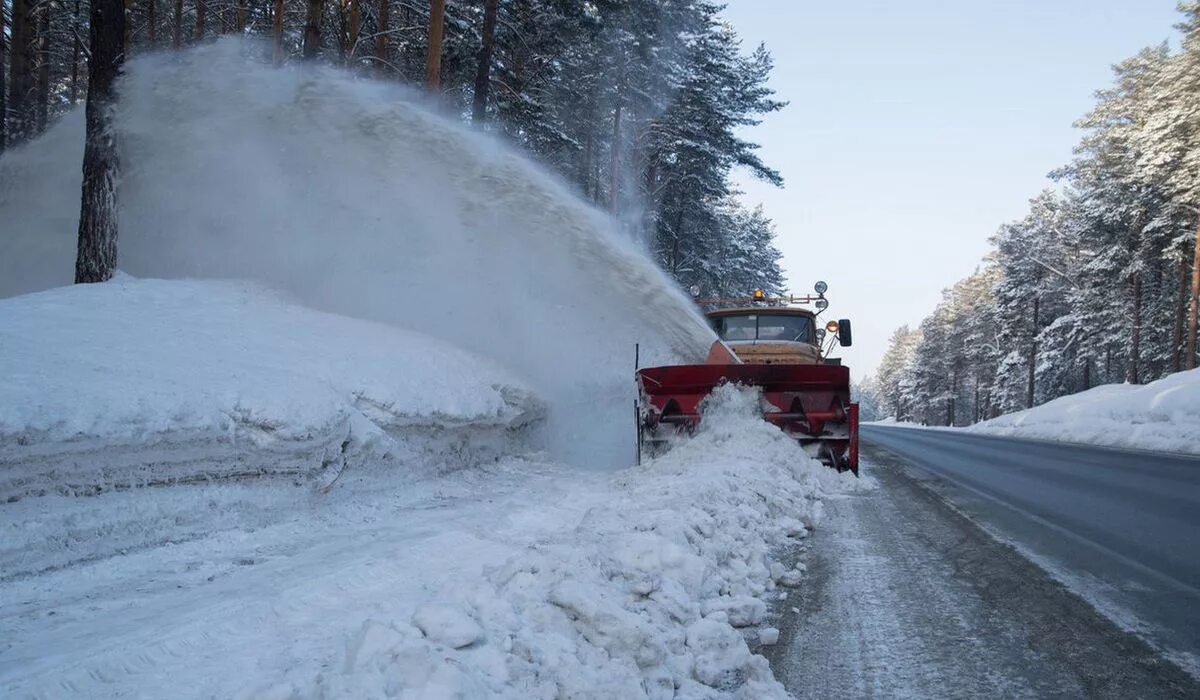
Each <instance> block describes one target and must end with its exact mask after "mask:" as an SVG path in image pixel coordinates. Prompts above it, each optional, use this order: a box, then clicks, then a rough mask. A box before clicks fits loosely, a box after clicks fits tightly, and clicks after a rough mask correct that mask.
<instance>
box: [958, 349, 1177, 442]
mask: <svg viewBox="0 0 1200 700" xmlns="http://www.w3.org/2000/svg"><path fill="white" fill-rule="evenodd" d="M967 430H969V431H971V432H977V433H987V434H991V435H1009V436H1013V437H1025V438H1038V439H1043V440H1059V441H1062V442H1078V443H1084V444H1090V445H1106V446H1110V447H1129V448H1136V449H1142V450H1157V451H1162V452H1184V453H1191V454H1200V369H1194V370H1188V371H1186V372H1176V373H1175V374H1172V375H1168V376H1166V377H1164V378H1162V379H1159V380H1158V381H1155V382H1150V383H1149V384H1145V385H1132V384H1106V385H1103V386H1098V387H1095V388H1094V389H1090V390H1088V391H1083V392H1080V393H1078V394H1071V395H1070V396H1063V397H1061V398H1058V399H1055V400H1053V401H1050V402H1048V403H1045V404H1042V405H1041V406H1036V407H1034V408H1031V409H1028V410H1025V411H1018V412H1016V413H1010V414H1008V415H1004V416H1000V417H999V418H993V419H992V420H989V421H984V422H982V423H979V424H977V425H974V426H971V427H970V428H967Z"/></svg>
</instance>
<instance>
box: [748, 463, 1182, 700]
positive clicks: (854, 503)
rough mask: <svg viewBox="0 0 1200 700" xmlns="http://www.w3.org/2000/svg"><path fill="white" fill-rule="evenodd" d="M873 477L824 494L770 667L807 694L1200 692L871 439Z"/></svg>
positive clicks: (919, 695) (1120, 694)
mask: <svg viewBox="0 0 1200 700" xmlns="http://www.w3.org/2000/svg"><path fill="white" fill-rule="evenodd" d="M866 456H867V463H866V465H865V471H866V473H868V474H870V475H872V477H873V478H874V479H875V480H877V481H878V483H879V488H878V489H876V490H873V491H864V492H860V493H856V494H848V495H844V496H840V497H838V498H834V499H830V500H828V501H827V502H826V517H825V520H824V521H823V524H822V527H821V529H820V530H818V531H817V532H815V533H814V534H813V537H812V538H810V540H809V545H810V550H809V552H808V553H807V554H806V555H805V560H806V562H807V566H808V572H809V579H808V581H807V585H806V586H805V587H803V588H801V589H800V590H799V591H798V593H797V595H795V596H793V598H792V599H791V600H790V601H788V602H787V603H786V605H788V606H795V610H796V611H797V612H795V613H790V614H787V615H785V617H784V620H783V626H782V632H783V634H782V637H781V640H780V644H779V645H778V646H777V647H775V649H774V650H773V652H772V654H771V655H770V658H771V663H772V666H773V667H774V669H775V674H776V676H777V677H778V678H779V679H780V680H781V681H782V682H783V683H784V685H785V686H786V687H787V688H788V690H789V691H791V692H792V693H793V694H794V695H796V696H797V697H800V698H831V697H854V698H893V697H913V698H942V697H945V698H949V697H1005V698H1020V697H1099V698H1130V697H1157V698H1173V697H1178V698H1184V697H1196V696H1197V693H1200V684H1198V683H1197V682H1196V680H1195V679H1194V678H1193V677H1190V676H1188V675H1187V674H1186V673H1185V672H1183V671H1181V670H1179V669H1178V668H1177V667H1175V666H1173V665H1171V664H1164V663H1163V662H1162V661H1161V657H1160V656H1159V655H1158V653H1157V652H1156V651H1155V650H1153V649H1152V648H1151V647H1150V646H1149V645H1147V644H1145V643H1144V642H1142V641H1141V640H1140V639H1138V638H1137V637H1135V636H1134V635H1132V634H1130V633H1128V632H1125V631H1122V630H1121V629H1119V628H1118V627H1117V626H1116V625H1115V624H1113V623H1112V622H1111V621H1109V620H1108V619H1107V618H1105V617H1103V616H1101V615H1100V614H1098V613H1096V612H1095V610H1094V609H1093V608H1092V607H1090V606H1089V605H1088V604H1087V603H1086V602H1084V601H1083V600H1082V599H1080V598H1079V597H1078V596H1076V595H1074V594H1073V593H1072V592H1071V591H1069V590H1068V589H1067V588H1065V587H1064V586H1063V585H1061V584H1060V583H1059V582H1057V581H1056V580H1054V579H1053V578H1052V577H1051V576H1049V575H1048V574H1047V573H1045V572H1044V571H1043V570H1042V569H1040V568H1039V567H1037V566H1036V565H1034V564H1032V563H1031V562H1030V561H1029V560H1027V559H1026V558H1024V557H1023V556H1022V555H1021V554H1020V553H1018V552H1017V551H1014V549H1013V548H1012V547H1010V546H1008V545H1006V544H1003V543H1001V542H999V541H997V540H996V539H994V538H993V537H992V536H990V535H989V534H988V533H987V532H985V531H984V530H983V529H981V528H980V527H979V526H978V525H977V524H976V523H974V522H973V521H972V520H971V519H970V518H968V517H965V516H964V515H963V514H962V513H961V512H959V511H958V510H956V509H955V508H954V507H952V506H950V505H949V504H947V503H946V501H945V500H943V498H942V497H941V496H940V495H939V494H938V493H937V492H935V491H933V490H931V489H929V488H926V486H924V485H922V484H921V483H919V482H918V481H917V480H915V479H913V478H912V477H911V476H910V475H909V474H908V473H907V471H906V467H905V465H904V464H903V463H902V460H901V459H899V458H897V457H895V456H894V455H890V454H889V453H887V452H884V451H882V450H879V449H877V448H875V447H870V446H868V448H867V450H866Z"/></svg>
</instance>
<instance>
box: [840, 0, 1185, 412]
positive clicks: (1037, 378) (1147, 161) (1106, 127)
mask: <svg viewBox="0 0 1200 700" xmlns="http://www.w3.org/2000/svg"><path fill="white" fill-rule="evenodd" d="M1179 11H1180V13H1181V14H1182V19H1181V21H1180V23H1179V24H1178V25H1177V29H1178V30H1179V32H1180V33H1181V35H1182V41H1181V42H1179V46H1178V47H1177V48H1173V47H1172V45H1171V44H1170V43H1169V42H1164V43H1163V44H1160V45H1158V46H1151V47H1149V48H1146V49H1144V50H1142V51H1140V52H1139V53H1138V54H1137V55H1136V56H1133V57H1131V58H1128V59H1126V60H1124V61H1122V62H1121V63H1119V64H1118V65H1116V66H1114V68H1113V72H1114V76H1113V81H1112V83H1111V84H1110V85H1108V86H1107V87H1104V88H1103V89H1101V90H1099V91H1098V92H1097V93H1096V102H1095V106H1094V107H1093V108H1092V109H1091V111H1090V112H1088V113H1087V114H1086V115H1084V116H1083V117H1082V118H1081V119H1079V120H1078V122H1077V123H1076V124H1075V126H1076V127H1077V128H1078V129H1079V130H1080V132H1081V137H1080V139H1079V142H1078V144H1077V145H1076V146H1075V148H1074V157H1073V158H1072V159H1071V161H1070V162H1069V163H1066V164H1064V165H1063V166H1062V167H1060V168H1058V169H1057V170H1055V171H1054V172H1053V173H1051V177H1052V179H1053V181H1054V185H1055V186H1054V187H1051V188H1049V189H1046V190H1045V191H1043V192H1040V193H1038V194H1036V195H1035V196H1034V197H1033V198H1032V199H1031V200H1030V202H1029V209H1028V213H1027V214H1026V215H1025V216H1024V218H1022V219H1020V220H1018V221H1012V222H1009V223H1006V224H1004V225H1002V226H1000V228H999V230H998V231H996V233H995V235H993V236H992V238H991V239H990V242H991V246H992V249H991V252H990V253H989V254H988V255H987V256H986V257H985V259H984V260H983V261H982V262H981V263H980V265H979V267H978V268H977V269H976V271H975V272H974V273H973V274H972V275H970V276H969V277H967V278H966V279H963V280H960V281H958V282H956V283H955V284H954V285H953V286H951V287H950V288H949V289H946V290H945V291H944V292H943V299H942V302H941V303H940V304H938V306H937V308H935V309H934V310H933V312H932V313H931V314H930V315H929V316H927V317H926V318H925V319H924V320H923V321H922V322H921V323H920V324H919V325H918V326H916V327H909V326H903V327H901V328H899V329H897V330H896V331H895V332H894V333H893V335H892V337H891V339H890V345H889V348H888V351H887V353H886V355H885V356H884V358H883V360H882V362H881V364H880V366H879V368H878V371H877V374H876V375H875V377H873V378H872V379H871V380H869V381H868V382H866V383H865V384H864V386H863V387H862V394H863V395H864V401H865V402H866V403H868V404H871V405H872V407H873V409H874V412H875V415H876V416H877V417H880V418H883V417H886V416H892V417H895V418H896V419H898V420H901V421H910V422H916V423H923V424H929V425H969V424H972V423H975V422H978V421H981V420H986V419H989V418H993V417H995V416H998V415H1001V414H1005V413H1010V412H1013V411H1017V410H1021V409H1025V408H1029V407H1032V406H1036V405H1039V404H1042V403H1045V402H1047V401H1050V400H1052V399H1055V398H1057V397H1060V396H1064V395H1066V394H1071V393H1075V392H1078V391H1083V390H1086V389H1089V388H1091V387H1094V386H1097V385H1099V384H1108V383H1119V382H1129V383H1131V384H1140V383H1146V382H1149V381H1153V380H1156V379H1159V378H1161V377H1164V376H1166V375H1168V374H1171V373H1173V372H1179V371H1181V370H1186V369H1191V368H1194V367H1195V366H1196V361H1197V348H1196V317H1197V316H1196V315H1197V308H1196V307H1197V301H1198V300H1197V294H1198V290H1200V243H1198V242H1197V234H1198V231H1197V229H1198V227H1200V3H1197V2H1194V1H1189V2H1183V3H1180V5H1179Z"/></svg>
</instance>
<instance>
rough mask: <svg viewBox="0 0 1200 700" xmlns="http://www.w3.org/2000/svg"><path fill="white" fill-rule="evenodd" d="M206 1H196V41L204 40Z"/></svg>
mask: <svg viewBox="0 0 1200 700" xmlns="http://www.w3.org/2000/svg"><path fill="white" fill-rule="evenodd" d="M207 15H208V0H196V36H195V39H196V41H200V40H201V39H203V38H204V29H205V27H204V24H205V20H206V19H207V18H208V17H207Z"/></svg>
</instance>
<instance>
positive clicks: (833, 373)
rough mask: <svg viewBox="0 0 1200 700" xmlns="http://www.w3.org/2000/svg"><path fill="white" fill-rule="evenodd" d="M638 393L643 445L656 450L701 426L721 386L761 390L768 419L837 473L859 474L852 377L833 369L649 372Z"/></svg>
mask: <svg viewBox="0 0 1200 700" xmlns="http://www.w3.org/2000/svg"><path fill="white" fill-rule="evenodd" d="M637 379H638V386H639V388H640V390H641V401H640V413H639V426H638V428H639V429H638V434H639V446H641V445H647V444H648V446H649V447H650V448H651V449H653V447H654V446H655V444H656V443H663V442H669V441H670V439H672V438H673V437H675V436H677V435H680V434H688V433H691V432H692V431H693V430H694V429H695V427H696V425H697V424H698V423H699V422H700V402H702V401H703V400H704V399H705V397H707V396H708V395H709V393H711V392H712V390H713V389H714V388H716V387H717V386H718V385H720V384H725V383H734V384H742V385H745V386H755V387H759V388H760V389H762V409H763V419H764V420H766V421H768V422H770V423H772V424H774V425H776V426H778V427H779V428H780V429H781V430H783V431H784V433H786V434H787V435H789V436H791V437H793V438H795V439H796V440H797V441H799V442H800V443H801V444H802V445H804V446H805V449H806V450H807V451H808V452H809V453H810V454H812V455H813V456H815V457H817V458H818V459H820V460H821V461H822V462H824V463H825V464H827V465H829V466H831V467H834V468H835V469H837V470H838V471H846V470H849V471H852V472H854V473H855V474H857V473H858V405H857V404H853V403H851V402H850V370H849V369H848V368H846V367H839V366H834V365H790V364H778V365H747V364H705V365H672V366H667V367H647V368H645V369H640V370H638V372H637Z"/></svg>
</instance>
